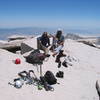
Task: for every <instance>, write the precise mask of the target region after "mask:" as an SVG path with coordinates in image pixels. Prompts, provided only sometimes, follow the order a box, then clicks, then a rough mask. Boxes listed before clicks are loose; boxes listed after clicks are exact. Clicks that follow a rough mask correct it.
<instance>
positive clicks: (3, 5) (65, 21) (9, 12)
mask: <svg viewBox="0 0 100 100" xmlns="http://www.w3.org/2000/svg"><path fill="white" fill-rule="evenodd" d="M13 27H14V28H15V27H62V28H73V29H74V28H77V29H92V28H95V29H96V28H97V29H98V28H100V0H0V28H13Z"/></svg>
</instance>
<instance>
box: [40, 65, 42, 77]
mask: <svg viewBox="0 0 100 100" xmlns="http://www.w3.org/2000/svg"><path fill="white" fill-rule="evenodd" d="M40 76H42V65H40Z"/></svg>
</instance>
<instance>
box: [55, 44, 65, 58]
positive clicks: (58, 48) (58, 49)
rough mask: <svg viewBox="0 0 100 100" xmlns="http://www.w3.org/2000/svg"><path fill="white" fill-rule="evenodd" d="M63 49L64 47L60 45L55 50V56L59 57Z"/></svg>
mask: <svg viewBox="0 0 100 100" xmlns="http://www.w3.org/2000/svg"><path fill="white" fill-rule="evenodd" d="M62 48H63V46H62V45H59V46H58V47H57V48H55V51H54V53H53V56H55V55H57V54H58V53H59V51H60V50H61V49H62Z"/></svg>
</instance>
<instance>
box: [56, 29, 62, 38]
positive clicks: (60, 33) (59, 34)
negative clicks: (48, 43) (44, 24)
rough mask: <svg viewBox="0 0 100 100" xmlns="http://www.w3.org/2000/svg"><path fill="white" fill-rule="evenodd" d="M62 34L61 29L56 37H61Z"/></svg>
mask: <svg viewBox="0 0 100 100" xmlns="http://www.w3.org/2000/svg"><path fill="white" fill-rule="evenodd" d="M61 35H62V31H61V30H58V31H57V33H56V38H58V39H59V38H60V37H61Z"/></svg>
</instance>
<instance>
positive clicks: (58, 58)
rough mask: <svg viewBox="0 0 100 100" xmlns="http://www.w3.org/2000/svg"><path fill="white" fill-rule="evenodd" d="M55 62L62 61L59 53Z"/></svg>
mask: <svg viewBox="0 0 100 100" xmlns="http://www.w3.org/2000/svg"><path fill="white" fill-rule="evenodd" d="M55 62H57V63H59V62H60V57H59V55H57V57H56V60H55Z"/></svg>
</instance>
